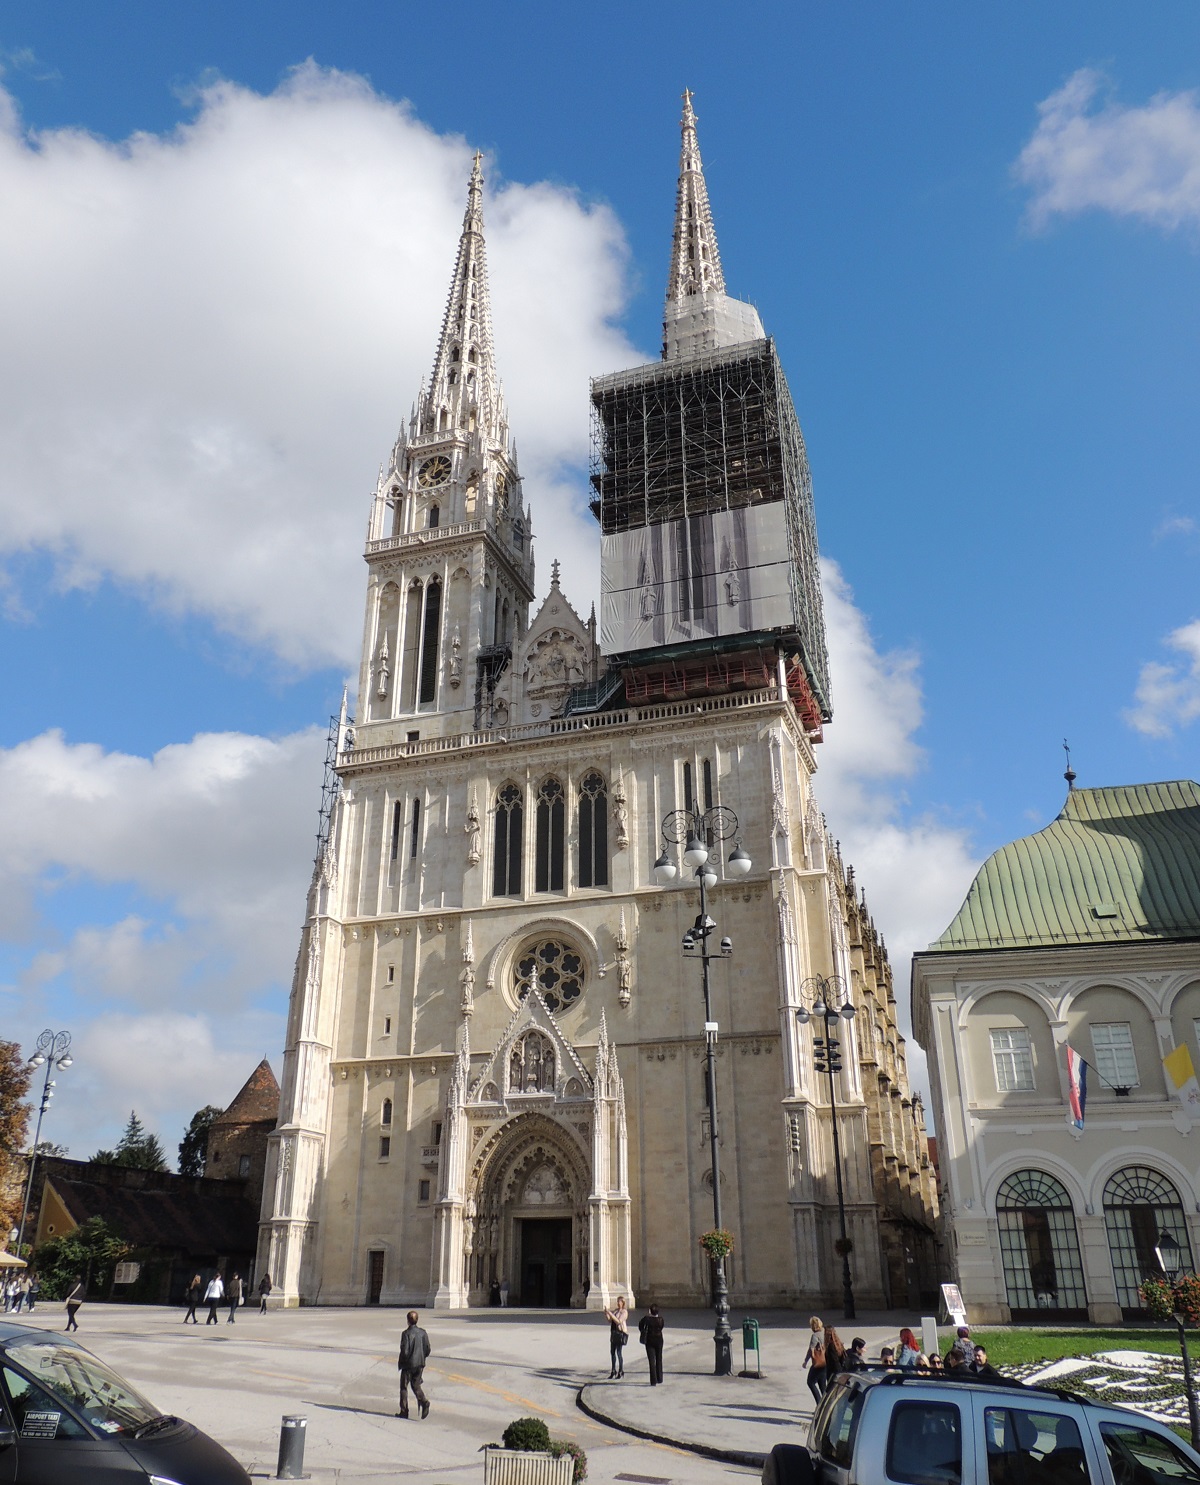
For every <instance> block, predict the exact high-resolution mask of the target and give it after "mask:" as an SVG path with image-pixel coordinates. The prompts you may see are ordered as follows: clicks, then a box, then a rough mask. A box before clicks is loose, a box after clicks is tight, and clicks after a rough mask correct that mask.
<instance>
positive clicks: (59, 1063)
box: [16, 1030, 75, 1257]
mask: <svg viewBox="0 0 1200 1485" xmlns="http://www.w3.org/2000/svg"><path fill="white" fill-rule="evenodd" d="M74 1060H75V1059H74V1058H73V1057H72V1056H71V1033H70V1032H69V1031H58V1032H55V1031H49V1030H47V1031H43V1032H42V1034H41V1036H39V1037H38V1039H37V1047H36V1049H35V1050H34V1054H33V1056H32V1057H31V1058H30V1059H29V1065H30V1067H41V1065H42V1064H43V1063H45V1064H46V1079H45V1082H44V1083H43V1084H42V1102H41V1106H40V1107H39V1109H38V1116H37V1125H36V1127H35V1128H34V1131H33V1148H32V1150H31V1151H30V1152H29V1177H28V1179H27V1180H26V1182H25V1205H24V1206H23V1207H22V1208H21V1225H20V1227H18V1228H17V1248H16V1252H17V1256H18V1257H20V1255H21V1244H22V1242H24V1240H25V1219H26V1218H27V1217H28V1216H29V1198H30V1197H31V1196H32V1195H33V1171H34V1167H35V1166H36V1165H37V1151H38V1144H39V1142H40V1141H41V1138H42V1119H43V1118H44V1116H45V1113H46V1110H47V1109H48V1108H49V1107H50V1100H51V1099H52V1098H53V1097H54V1083H53V1081H52V1079H51V1077H50V1074H51V1073H52V1072H53V1071H54V1069H55V1068H56V1067H61V1068H62V1070H63V1071H64V1072H65V1071H66V1070H67V1068H68V1067H70V1066H71V1064H72V1062H74Z"/></svg>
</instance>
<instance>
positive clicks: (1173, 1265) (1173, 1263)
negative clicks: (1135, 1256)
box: [1154, 1232, 1200, 1445]
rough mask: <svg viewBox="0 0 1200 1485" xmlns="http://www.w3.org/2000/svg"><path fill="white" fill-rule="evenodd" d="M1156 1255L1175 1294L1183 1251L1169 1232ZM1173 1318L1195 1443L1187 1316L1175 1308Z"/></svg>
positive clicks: (1197, 1417) (1198, 1427) (1196, 1412)
mask: <svg viewBox="0 0 1200 1485" xmlns="http://www.w3.org/2000/svg"><path fill="white" fill-rule="evenodd" d="M1154 1256H1155V1257H1156V1258H1157V1259H1158V1266H1159V1268H1161V1269H1162V1271H1163V1273H1164V1275H1165V1276H1166V1280H1167V1283H1168V1284H1170V1286H1171V1290H1172V1294H1173V1293H1174V1290H1175V1285H1176V1283H1177V1282H1178V1280H1179V1277H1180V1275H1181V1274H1182V1273H1183V1263H1182V1258H1183V1253H1182V1250H1181V1249H1180V1246H1179V1244H1178V1243H1177V1242H1176V1240H1175V1239H1174V1238H1173V1237H1172V1236H1171V1234H1170V1233H1169V1232H1160V1233H1159V1235H1158V1242H1157V1244H1156V1245H1155V1248H1154ZM1171 1319H1172V1320H1174V1322H1175V1329H1176V1330H1177V1331H1178V1332H1179V1354H1180V1355H1181V1356H1182V1357H1183V1388H1184V1391H1185V1392H1186V1393H1187V1405H1188V1427H1189V1428H1190V1429H1191V1431H1192V1443H1193V1445H1195V1444H1196V1443H1197V1442H1198V1441H1200V1408H1197V1406H1196V1389H1195V1387H1194V1386H1193V1385H1192V1358H1191V1356H1190V1355H1189V1354H1188V1344H1187V1335H1186V1334H1185V1332H1184V1328H1183V1325H1184V1320H1185V1319H1186V1316H1184V1315H1182V1314H1181V1313H1180V1312H1179V1311H1178V1310H1174V1309H1173V1310H1172V1313H1171Z"/></svg>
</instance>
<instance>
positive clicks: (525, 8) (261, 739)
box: [0, 0, 1200, 1155]
mask: <svg viewBox="0 0 1200 1485" xmlns="http://www.w3.org/2000/svg"><path fill="white" fill-rule="evenodd" d="M1198 42H1200V12H1197V10H1196V8H1195V7H1194V6H1193V5H1191V4H1185V3H1162V4H1159V5H1156V6H1154V7H1153V8H1151V9H1147V8H1146V7H1141V6H1133V5H1128V4H1126V5H1111V4H1102V3H1095V0H1087V3H1075V4H1073V3H1059V4H1056V5H1054V6H1052V7H1051V6H1045V5H1040V4H1039V5H1034V4H1011V5H1007V6H1004V7H999V6H996V7H991V8H989V9H987V10H985V9H984V8H982V7H970V8H968V7H958V8H952V7H949V6H911V5H910V6H901V5H899V4H884V3H875V4H854V3H846V4H840V5H838V6H836V7H835V6H828V5H818V4H811V3H803V4H791V5H786V6H784V5H779V6H775V5H757V6H751V7H746V8H744V9H743V11H741V12H739V13H738V15H737V17H736V19H735V17H734V13H733V10H732V8H730V7H724V6H716V5H706V4H699V3H698V4H693V5H689V6H676V5H669V4H663V5H659V6H644V5H643V6H633V5H620V4H609V5H605V6H603V7H593V8H591V9H588V10H583V9H580V8H577V7H576V8H571V7H562V6H551V5H533V4H519V3H518V4H515V5H513V6H510V7H508V8H507V9H506V10H504V11H503V12H501V11H499V10H496V9H494V8H493V9H485V8H482V7H478V6H472V5H464V6H461V7H457V8H455V9H454V10H453V11H451V12H445V11H435V10H434V9H433V8H431V7H418V6H415V5H408V4H402V5H382V4H373V3H365V4H361V5H358V6H355V7H330V6H325V5H320V6H318V5H305V4H296V3H289V4H287V5H284V4H278V5H270V4H256V3H242V4H239V5H237V6H234V5H232V4H228V5H227V4H211V3H209V4H206V5H205V6H203V7H200V6H196V7H182V6H174V7H165V6H163V7H151V6H145V5H142V4H125V3H120V0H117V3H106V4H104V5H98V4H95V3H91V4H64V3H56V0H39V3H37V4H32V3H28V4H27V3H22V0H15V3H14V0H10V3H9V4H8V5H6V6H5V7H4V9H3V11H2V12H0V65H2V66H3V74H2V76H0V86H2V87H3V88H4V89H5V90H6V97H7V100H8V104H7V112H8V118H7V123H6V125H5V127H4V129H3V131H0V132H2V140H0V143H2V146H3V148H2V150H0V156H2V158H0V202H7V203H8V205H7V206H5V207H3V208H0V391H2V392H3V397H2V398H0V402H2V403H3V405H4V408H5V409H6V410H5V411H0V575H2V576H0V604H3V617H2V618H0V666H2V668H3V674H4V676H5V681H6V685H5V705H4V707H3V709H2V711H0V814H2V815H3V817H4V818H5V819H6V820H7V821H8V825H7V828H6V829H5V831H4V837H5V838H4V840H3V842H0V873H2V874H3V880H2V881H0V901H2V902H3V904H4V906H2V907H0V932H2V933H3V934H4V943H3V945H2V946H0V1034H3V1035H12V1036H16V1037H18V1038H20V1039H21V1040H23V1041H31V1040H32V1039H33V1037H35V1036H36V1034H37V1032H38V1031H39V1030H40V1029H41V1028H42V1026H44V1025H53V1026H55V1027H57V1026H58V1025H59V1024H63V1025H69V1026H71V1027H72V1029H73V1030H74V1031H75V1033H76V1037H77V1041H78V1042H79V1045H80V1050H81V1052H82V1054H83V1055H81V1056H80V1058H79V1059H78V1061H77V1063H76V1067H75V1068H73V1069H72V1070H71V1073H70V1075H69V1076H70V1079H71V1083H70V1085H69V1087H70V1090H72V1091H71V1096H70V1097H68V1091H69V1090H68V1084H67V1083H66V1082H65V1081H64V1083H63V1084H62V1085H60V1086H61V1089H62V1096H61V1098H60V1100H59V1103H58V1104H57V1105H56V1107H55V1116H54V1117H55V1121H56V1123H57V1137H59V1138H62V1139H65V1140H67V1142H68V1143H70V1145H71V1148H72V1153H74V1154H81V1155H82V1154H88V1153H90V1152H91V1149H92V1148H94V1147H95V1146H98V1145H100V1144H103V1143H105V1142H111V1139H112V1137H113V1133H114V1130H115V1129H116V1128H117V1127H119V1125H120V1123H121V1122H123V1119H124V1117H125V1116H126V1115H127V1112H128V1108H129V1107H130V1106H131V1104H134V1103H136V1104H137V1106H138V1108H139V1112H141V1113H142V1114H143V1115H144V1116H146V1117H147V1119H148V1122H150V1123H151V1124H152V1126H153V1127H156V1128H157V1129H158V1131H159V1133H160V1134H161V1135H162V1137H163V1138H164V1141H165V1142H166V1143H167V1144H169V1145H171V1146H173V1145H174V1144H175V1143H176V1142H177V1140H178V1138H179V1135H180V1133H181V1132H182V1127H183V1124H184V1123H186V1119H187V1117H188V1116H189V1115H190V1113H191V1112H192V1111H193V1110H194V1109H195V1108H196V1107H198V1106H199V1105H200V1104H203V1103H206V1102H209V1101H215V1102H223V1101H225V1100H227V1099H228V1098H229V1097H230V1096H232V1094H233V1092H235V1091H236V1088H237V1086H238V1085H239V1083H240V1082H241V1080H242V1078H243V1077H244V1076H246V1075H247V1074H248V1073H249V1072H250V1070H251V1069H252V1067H253V1066H254V1063H255V1062H256V1061H257V1060H258V1058H259V1057H260V1056H262V1055H264V1054H265V1055H269V1056H271V1057H272V1059H273V1060H274V1061H275V1063H276V1066H277V1067H278V1062H279V1044H280V1040H281V1036H282V1030H281V1028H282V1010H283V1005H284V1000H285V989H286V982H287V979H288V976H289V975H290V969H291V962H292V957H293V955H294V949H295V936H296V932H297V930H298V926H299V921H300V916H301V913H302V909H303V892H304V885H305V881H306V877H307V862H308V859H309V856H310V852H311V837H312V831H313V828H314V825H315V812H316V804H317V796H318V789H319V782H320V760H321V755H322V749H323V742H322V737H321V735H320V734H321V729H322V728H323V726H324V723H325V720H326V718H327V717H328V714H329V712H330V711H331V709H333V708H334V707H335V706H336V704H337V700H338V697H339V695H340V690H341V685H342V681H343V678H344V676H345V675H346V673H347V672H348V670H349V669H350V668H351V667H352V666H353V664H354V661H355V652H356V645H357V639H358V629H359V625H360V620H361V597H362V570H361V564H360V558H359V548H360V543H361V539H362V530H363V524H364V521H365V515H366V504H367V496H368V494H369V491H370V489H371V486H372V485H373V481H374V476H375V470H376V468H377V466H378V464H379V462H380V460H381V459H383V458H384V457H386V454H387V451H388V448H389V447H390V445H391V442H392V439H393V438H394V436H395V432H396V429H397V427H398V425H399V421H400V418H401V416H402V414H403V412H404V411H405V410H406V409H407V407H408V405H409V403H410V401H411V399H412V397H413V396H414V394H415V392H416V388H417V382H418V380H419V377H420V375H421V373H422V371H423V370H424V369H425V368H426V367H427V365H428V363H429V361H430V359H431V357H432V351H433V344H434V336H435V334H436V327H437V322H438V319H439V317H440V311H441V306H442V302H443V298H444V293H445V285H446V283H447V281H448V277H449V272H450V267H451V261H452V254H453V246H454V239H455V235H456V231H457V222H458V219H459V217H460V215H461V200H462V183H463V181H464V179H465V169H464V162H466V161H467V160H469V155H470V151H471V150H472V149H474V148H476V147H478V148H481V149H483V150H484V151H485V153H486V155H487V171H488V189H489V193H490V194H489V200H488V205H487V212H488V226H489V247H490V251H491V268H492V287H493V295H494V299H495V305H496V332H497V350H498V356H499V361H500V368H501V372H502V374H503V375H504V377H505V381H506V386H507V390H508V397H509V403H510V409H511V413H512V421H513V426H514V432H515V434H516V438H517V441H518V445H519V447H520V450H521V454H522V462H523V467H524V468H525V471H526V489H527V494H528V495H529V497H530V499H531V500H532V501H533V504H534V515H535V529H536V530H537V531H538V532H539V533H540V539H539V544H538V553H539V578H540V583H541V585H542V586H543V587H544V586H545V583H546V581H547V580H548V576H549V565H550V559H551V558H552V557H554V556H556V555H557V556H560V557H561V558H562V559H563V563H564V580H565V583H566V586H567V589H568V592H569V594H570V595H571V596H572V597H573V598H574V599H575V600H576V602H577V604H578V606H580V607H583V608H584V609H586V605H587V603H588V602H589V601H590V599H591V598H592V596H594V594H595V592H596V589H597V586H598V584H597V572H596V557H595V543H594V541H593V535H592V531H591V527H590V523H589V521H588V518H587V517H586V514H585V513H583V511H582V501H583V493H584V472H583V461H584V460H585V458H586V427H587V424H586V412H587V376H588V375H589V374H592V373H597V372H601V371H604V370H608V369H611V368H613V367H616V366H619V365H622V364H628V363H631V362H632V361H635V360H637V359H641V358H642V357H645V356H649V355H652V354H654V353H655V350H656V347H657V343H658V339H659V321H660V316H661V301H662V292H663V285H664V282H665V277H666V268H667V260H668V252H669V242H670V224H671V212H672V205H673V193H674V176H675V169H676V161H677V150H678V136H677V121H678V114H679V94H680V92H681V90H682V88H683V87H684V86H685V85H686V86H688V87H690V88H692V89H693V90H694V92H695V95H696V108H697V112H698V114H699V118H700V139H701V146H702V150H703V154H704V159H705V165H706V171H707V176H708V184H709V190H710V194H711V197H712V202H713V208H714V213H715V218H716V225H717V231H718V235H719V239H720V244H721V251H722V258H723V261H724V266H725V272H726V278H727V282H728V285H729V289H730V291H731V292H732V293H734V294H736V295H738V296H740V297H745V298H749V299H752V300H754V302H755V303H757V305H758V306H759V308H760V311H761V313H762V316H763V319H764V322H765V324H766V326H767V328H768V330H769V331H770V333H772V334H773V335H775V336H776V338H777V340H778V342H779V345H780V349H781V353H782V356H783V359H784V363H785V366H786V368H787V370H788V374H789V378H790V381H791V385H792V391H793V396H794V398H795V401H796V405H797V409H798V411H799V414H800V419H801V423H802V425H803V428H804V431H805V436H806V439H807V442H808V446H809V454H810V458H811V462H812V466H813V474H814V482H815V487H816V497H817V513H818V527H819V534H820V539H821V546H822V549H823V551H824V553H825V554H826V557H827V558H828V559H830V560H831V561H832V563H834V564H836V570H831V572H830V579H829V581H830V591H829V593H828V595H827V599H828V602H829V604H830V609H831V642H832V647H833V656H834V673H833V686H834V707H835V722H834V725H833V726H832V727H831V728H830V729H829V739H828V741H827V743H826V744H825V747H824V749H823V750H822V754H823V756H822V759H821V761H822V770H821V773H820V774H819V776H818V788H819V791H820V794H821V798H822V800H823V802H824V805H825V808H826V813H827V815H828V817H829V820H830V825H831V828H832V829H833V831H834V833H835V834H837V835H839V836H841V837H842V838H843V840H844V841H845V843H846V845H847V849H848V852H849V854H850V855H851V856H852V857H853V858H854V859H855V861H856V863H857V865H858V868H859V879H860V881H861V882H863V884H864V885H865V886H866V890H867V893H868V898H869V900H870V902H871V903H872V905H873V908H874V910H875V914H876V917H877V920H878V922H879V924H880V927H881V928H882V930H883V932H884V934H885V936H886V937H887V939H888V942H889V944H890V945H891V946H892V947H893V950H894V951H895V956H896V961H897V970H898V981H899V988H900V997H901V999H902V1000H903V1001H906V1000H907V962H906V957H905V956H906V954H907V952H908V951H909V950H911V948H912V947H914V946H916V945H919V944H921V943H923V942H925V941H927V940H928V938H930V937H931V936H933V935H934V934H936V933H937V932H938V931H940V929H941V927H942V926H944V923H945V921H946V920H947V919H948V917H949V916H950V914H951V913H952V912H953V911H954V908H955V907H956V906H957V903H958V901H959V900H961V897H962V895H963V893H964V892H965V890H966V887H967V885H968V884H969V880H970V875H971V872H972V870H973V868H974V866H975V865H976V864H977V863H978V861H979V860H981V859H982V857H983V856H984V855H986V854H987V852H988V851H990V850H992V849H994V848H995V847H996V846H997V845H999V844H1001V843H1003V842H1004V841H1006V840H1009V839H1011V838H1013V837H1014V836H1016V835H1019V834H1023V833H1025V832H1027V831H1028V830H1031V829H1034V828H1037V826H1039V825H1041V824H1043V823H1045V822H1046V821H1048V820H1049V819H1050V818H1052V816H1053V815H1054V813H1055V812H1056V811H1057V809H1058V807H1059V804H1060V802H1061V798H1062V794H1063V788H1064V786H1063V783H1062V778H1061V774H1062V768H1063V759H1062V753H1061V748H1060V743H1061V740H1062V738H1063V737H1064V736H1066V737H1069V738H1070V740H1071V744H1072V748H1073V757H1074V762H1075V766H1076V768H1077V770H1078V773H1079V779H1080V782H1081V783H1083V784H1103V783H1118V782H1131V781H1136V780H1142V779H1156V778H1173V777H1184V776H1194V774H1195V762H1194V758H1195V743H1196V732H1197V721H1198V720H1200V601H1197V599H1196V596H1195V595H1196V589H1197V584H1196V580H1195V576H1196V564H1197V557H1198V555H1200V499H1198V498H1197V487H1196V460H1195V452H1194V447H1195V432H1194V425H1195V422H1196V413H1195V408H1196V405H1197V392H1198V390H1200V387H1198V382H1200V369H1198V368H1200V360H1198V358H1197V354H1196V351H1197V339H1198V334H1197V332H1198V330H1200V323H1198V321H1200V298H1198V296H1197V294H1196V276H1197V267H1198V263H1200V259H1198V250H1200V236H1198V228H1200V103H1198V102H1197V100H1196V97H1195V94H1194V91H1193V90H1195V89H1197V87H1200V46H1198V45H1197V43H1198ZM297 68H300V69H301V71H300V72H299V73H297V72H296V71H295V69H297ZM55 729H57V732H56V731H55ZM131 1065H134V1066H136V1068H137V1078H136V1086H137V1089H138V1091H137V1092H136V1093H135V1092H134V1091H133V1089H132V1087H131V1075H130V1069H131ZM47 1133H48V1134H50V1135H51V1137H55V1135H56V1131H54V1130H48V1131H47Z"/></svg>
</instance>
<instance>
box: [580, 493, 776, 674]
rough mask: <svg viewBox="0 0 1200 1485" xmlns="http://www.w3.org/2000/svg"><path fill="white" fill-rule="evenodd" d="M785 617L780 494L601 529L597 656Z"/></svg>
mask: <svg viewBox="0 0 1200 1485" xmlns="http://www.w3.org/2000/svg"><path fill="white" fill-rule="evenodd" d="M794 624H795V616H794V614H793V613H792V588H791V558H790V556H789V552H788V538H787V525H786V516H785V512H784V506H783V503H782V501H775V502H772V503H771V504H769V505H755V506H744V507H742V508H741V509H739V510H731V511H718V512H716V513H715V514H712V515H704V516H692V517H689V518H687V519H686V520H682V521H667V522H664V523H663V524H662V525H659V526H640V527H637V528H636V529H635V530H632V531H619V532H615V533H614V534H613V535H611V536H604V537H601V540H600V650H601V653H602V654H604V655H616V654H622V653H624V652H625V651H627V650H649V649H653V648H655V647H656V646H658V645H676V644H685V643H687V642H688V641H689V640H698V639H716V638H718V637H720V636H723V635H728V634H746V633H752V632H754V631H756V630H760V629H790V628H792V627H793V626H794Z"/></svg>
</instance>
